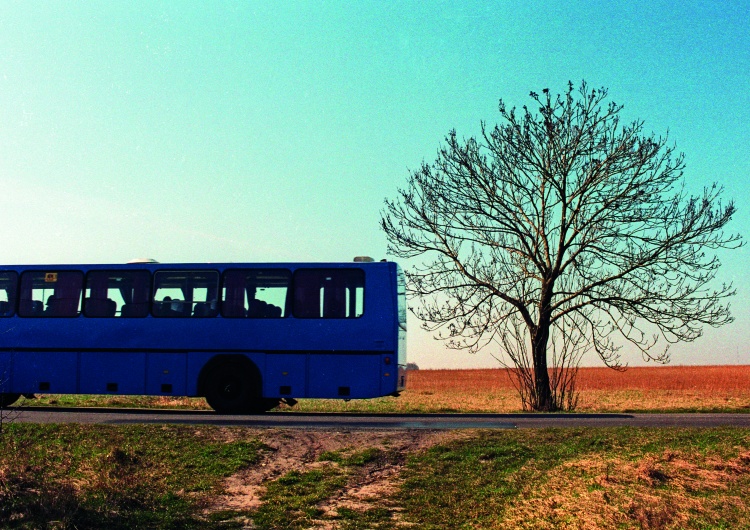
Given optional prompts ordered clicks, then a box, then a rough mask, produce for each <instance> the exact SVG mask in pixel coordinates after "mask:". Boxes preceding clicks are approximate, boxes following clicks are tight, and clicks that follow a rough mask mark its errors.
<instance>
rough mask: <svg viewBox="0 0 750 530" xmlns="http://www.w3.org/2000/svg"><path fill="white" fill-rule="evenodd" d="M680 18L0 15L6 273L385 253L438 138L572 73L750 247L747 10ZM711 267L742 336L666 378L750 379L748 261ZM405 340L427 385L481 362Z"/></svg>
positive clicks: (204, 12)
mask: <svg viewBox="0 0 750 530" xmlns="http://www.w3.org/2000/svg"><path fill="white" fill-rule="evenodd" d="M676 4H677V3H675V2H671V1H653V0H649V1H628V2H604V1H602V2H598V1H589V2H584V1H580V2H544V3H541V2H540V3H536V2H531V3H528V4H525V3H521V2H505V1H500V2H473V1H462V2H398V3H386V2H343V1H342V2H284V3H278V2H210V3H209V2H187V1H185V2H176V1H174V2H161V3H160V2H154V1H146V2H85V3H83V2H70V1H65V2H13V1H5V2H2V3H0V190H2V207H0V223H2V225H1V226H3V227H4V231H3V232H4V235H5V237H4V244H3V247H2V252H1V253H0V255H1V256H2V259H1V261H2V262H5V263H55V262H57V263H59V262H64V263H77V262H97V263H106V262H115V263H121V262H124V261H127V260H128V259H130V258H134V257H153V258H156V259H158V260H159V261H162V262H170V261H199V262H203V261H285V260H292V261H307V260H314V261H326V260H332V261H339V260H341V261H348V260H350V259H351V258H352V257H353V256H355V255H361V254H367V255H371V256H373V257H375V258H376V259H380V258H383V257H388V256H387V255H386V242H385V238H384V236H383V234H382V233H381V232H380V231H379V228H378V219H379V215H380V210H381V209H382V207H383V200H384V198H385V197H394V196H395V194H396V190H397V188H398V187H399V186H402V185H404V183H405V181H406V178H407V176H408V171H409V168H416V167H418V166H419V164H420V163H421V162H422V160H427V161H432V160H434V158H435V154H436V151H437V149H438V146H439V145H440V143H441V141H442V139H443V137H444V136H445V134H446V133H447V132H448V131H449V130H450V129H451V128H455V129H456V130H457V131H458V134H459V135H460V136H471V135H475V134H477V132H478V131H479V123H480V121H481V120H486V121H487V122H489V123H490V124H494V123H495V122H496V121H497V118H498V113H497V103H498V100H499V99H500V98H503V99H504V100H505V101H506V102H507V103H508V104H509V105H511V106H521V105H524V104H527V103H529V102H530V100H529V99H528V93H529V91H530V90H536V91H540V90H541V89H542V88H544V87H549V88H551V89H552V90H553V91H554V92H558V91H562V90H564V89H565V87H566V84H567V82H568V80H572V81H573V82H574V83H578V82H579V81H580V80H581V79H586V80H587V81H589V83H590V84H592V85H594V86H605V87H608V88H609V91H610V96H611V98H612V99H613V100H615V101H617V102H619V103H623V104H625V110H624V115H625V117H626V118H627V119H629V120H631V119H635V118H641V119H644V120H645V121H646V130H648V131H654V132H656V133H657V134H664V133H666V132H667V131H669V136H670V138H671V140H672V141H674V143H675V144H676V145H677V148H678V150H680V151H683V152H684V153H685V155H686V159H687V170H686V174H685V177H686V182H687V185H688V187H689V189H691V190H694V191H696V192H698V191H700V190H701V189H702V187H703V186H706V185H709V184H710V183H712V182H714V181H718V182H719V183H721V184H722V185H724V186H725V188H726V194H725V196H726V198H727V199H729V198H734V199H735V200H736V201H737V204H738V206H739V212H738V214H737V216H736V218H735V220H734V222H733V223H732V227H731V228H732V230H733V231H736V232H740V233H742V234H743V235H744V236H745V237H746V238H747V235H748V233H750V230H749V229H750V208H748V207H747V206H746V204H747V197H748V194H749V193H750V185H749V184H748V181H747V178H748V174H750V3H749V2H747V1H742V2H739V1H731V0H730V1H725V2H705V1H703V2H694V1H686V2H681V3H679V5H676ZM721 257H722V261H723V262H724V267H723V269H722V272H721V273H720V276H721V278H722V279H723V280H726V281H733V282H734V283H735V285H736V287H737V290H738V295H737V296H736V297H735V298H734V299H733V302H732V307H733V309H734V311H733V312H734V314H735V317H736V321H735V322H734V323H733V324H732V325H730V326H726V327H724V328H722V329H720V330H708V331H707V333H706V336H705V337H704V338H702V339H700V340H699V341H697V342H695V343H693V344H689V345H679V346H675V347H673V349H672V351H673V363H675V364H716V363H748V362H750V355H749V353H750V351H749V348H748V347H747V343H748V340H747V337H748V333H750V317H749V316H748V313H750V299H749V298H748V292H749V291H748V279H747V273H746V271H747V269H748V266H749V265H750V259H749V258H750V252H749V251H748V250H747V248H744V249H741V250H739V251H735V252H732V253H723V254H722V255H721ZM417 327H418V326H417V322H412V323H411V330H412V333H411V338H410V341H411V342H410V355H411V359H412V360H414V361H415V362H417V363H418V364H419V365H420V366H422V367H461V366H465V367H472V366H496V361H495V360H494V359H492V357H491V356H490V355H489V352H480V353H479V354H476V355H469V354H467V353H463V352H453V351H447V350H445V349H444V348H443V347H442V346H441V345H440V344H439V343H436V342H434V341H432V339H430V337H429V336H428V335H426V334H424V333H420V332H418V331H415V330H417ZM625 360H626V361H628V362H630V363H631V364H639V357H638V356H637V355H635V354H633V355H630V354H628V356H626V359H625ZM587 364H596V360H595V359H587Z"/></svg>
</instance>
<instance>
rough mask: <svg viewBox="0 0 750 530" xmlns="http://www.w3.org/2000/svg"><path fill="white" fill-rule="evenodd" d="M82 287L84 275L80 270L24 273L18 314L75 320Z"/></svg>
mask: <svg viewBox="0 0 750 530" xmlns="http://www.w3.org/2000/svg"><path fill="white" fill-rule="evenodd" d="M82 288H83V273H82V272H79V271H57V272H42V271H26V272H24V273H23V274H21V289H20V291H21V292H20V299H19V305H18V314H19V315H20V316H22V317H39V316H44V317H76V316H78V315H79V314H80V312H81V293H82V290H83V289H82ZM45 304H46V306H47V307H46V309H45V308H44V305H45Z"/></svg>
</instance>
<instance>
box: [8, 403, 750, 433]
mask: <svg viewBox="0 0 750 530" xmlns="http://www.w3.org/2000/svg"><path fill="white" fill-rule="evenodd" d="M2 417H3V420H4V421H7V422H29V423H100V424H110V425H127V424H183V425H221V426H238V427H254V428H285V429H328V430H358V429H378V430H400V429H436V430H454V429H516V428H519V429H525V428H544V427H618V426H631V427H719V426H735V427H750V414H323V413H301V412H271V413H268V414H261V415H248V416H225V415H220V414H216V413H215V412H211V411H185V410H153V409H111V408H106V409H105V408H100V409H92V408H47V407H19V408H13V407H11V408H8V409H5V410H3V411H2Z"/></svg>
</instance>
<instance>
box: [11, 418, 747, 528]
mask: <svg viewBox="0 0 750 530" xmlns="http://www.w3.org/2000/svg"><path fill="white" fill-rule="evenodd" d="M291 440H292V441H291V442H290V443H294V441H293V439H291ZM0 445H1V447H2V451H1V452H0V527H2V528H55V529H67V528H236V527H248V525H252V527H253V528H258V529H280V530H281V529H290V530H295V529H302V528H311V527H325V528H339V529H343V530H358V529H366V528H367V529H396V528H403V527H412V528H420V529H421V528H424V529H454V528H498V529H505V528H507V529H511V528H535V529H536V528H540V529H545V528H549V529H552V528H603V529H608V528H611V529H625V528H639V529H648V528H675V529H677V528H680V529H682V528H695V529H699V528H733V529H734V528H750V522H748V521H750V497H749V496H748V495H747V492H748V491H750V431H748V430H747V429H733V428H722V429H636V428H616V429H586V430H583V429H547V430H519V431H499V432H497V431H492V432H490V431H474V432H465V433H463V434H462V435H461V436H460V438H458V439H456V440H454V441H452V442H448V443H443V444H440V445H436V446H433V447H432V448H431V449H429V450H426V451H422V452H419V453H414V454H411V455H404V454H398V453H397V452H396V451H393V450H392V449H390V448H389V447H388V446H379V447H375V446H367V444H363V445H362V446H358V447H355V448H349V449H345V450H337V451H328V452H324V453H322V454H320V455H319V456H318V457H317V460H316V461H314V462H312V463H310V464H309V465H307V466H306V467H304V469H296V470H292V471H288V472H286V473H284V474H282V475H280V476H277V477H276V478H275V479H273V480H270V481H269V482H267V483H265V484H264V485H265V489H264V490H263V491H262V493H261V499H260V500H261V504H260V506H258V507H255V508H252V509H247V510H239V511H238V510H234V511H222V510H221V506H218V507H217V504H216V499H217V498H219V496H220V494H222V493H223V489H222V484H223V479H224V478H225V477H228V476H229V475H232V474H234V473H236V472H237V471H239V470H247V469H252V468H253V467H254V466H259V465H260V460H261V457H262V456H263V455H264V454H265V455H267V456H271V455H272V452H271V451H268V449H267V448H266V447H265V446H264V445H263V444H262V443H261V442H260V441H259V440H258V439H256V438H254V437H252V435H250V434H248V433H247V431H245V430H243V429H216V428H211V427H189V428H188V427H185V428H182V427H141V426H126V427H122V426H120V427H111V426H88V425H73V426H54V425H52V426H50V425H42V426H35V425H26V424H11V425H8V426H7V429H6V431H5V434H4V435H3V436H2V437H0ZM373 463H378V465H379V464H383V463H385V464H392V465H398V466H403V467H400V469H401V473H400V476H398V477H397V479H396V480H395V482H394V484H393V487H392V488H390V489H388V490H385V491H389V493H386V494H383V496H382V497H379V498H375V499H370V501H371V502H369V504H366V505H360V506H358V505H356V504H346V503H341V502H339V501H340V499H341V498H342V497H346V495H345V492H346V491H347V490H346V488H347V487H349V486H351V485H352V484H357V483H359V482H361V481H362V479H363V478H364V477H369V472H370V470H371V469H372V468H370V467H368V466H371V465H372V464H373ZM380 469H382V466H381V467H380Z"/></svg>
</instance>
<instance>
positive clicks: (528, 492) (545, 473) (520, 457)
mask: <svg viewBox="0 0 750 530" xmlns="http://www.w3.org/2000/svg"><path fill="white" fill-rule="evenodd" d="M403 478H404V482H403V486H402V488H401V496H402V497H401V498H402V501H403V507H404V510H405V514H406V520H407V521H409V522H411V523H415V524H416V525H417V527H419V528H425V529H449V528H450V529H452V528H493V529H494V528H496V529H515V528H528V529H532V528H533V529H553V528H601V529H609V528H612V529H620V528H641V529H650V528H675V529H676V528H680V529H682V528H695V529H699V528H750V499H749V498H748V495H747V492H748V491H750V432H748V431H747V430H746V429H730V428H726V429H704V430H701V429H634V428H617V429H585V430H584V429H547V430H523V431H516V432H507V431H504V432H483V433H480V434H478V435H476V436H472V437H470V438H467V439H465V440H461V441H456V442H453V443H449V444H444V445H440V446H437V447H433V448H432V449H430V450H428V451H426V452H425V453H423V454H421V455H416V456H415V457H413V458H412V459H411V460H410V461H409V465H408V467H407V469H406V471H405V472H404V473H403Z"/></svg>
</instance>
